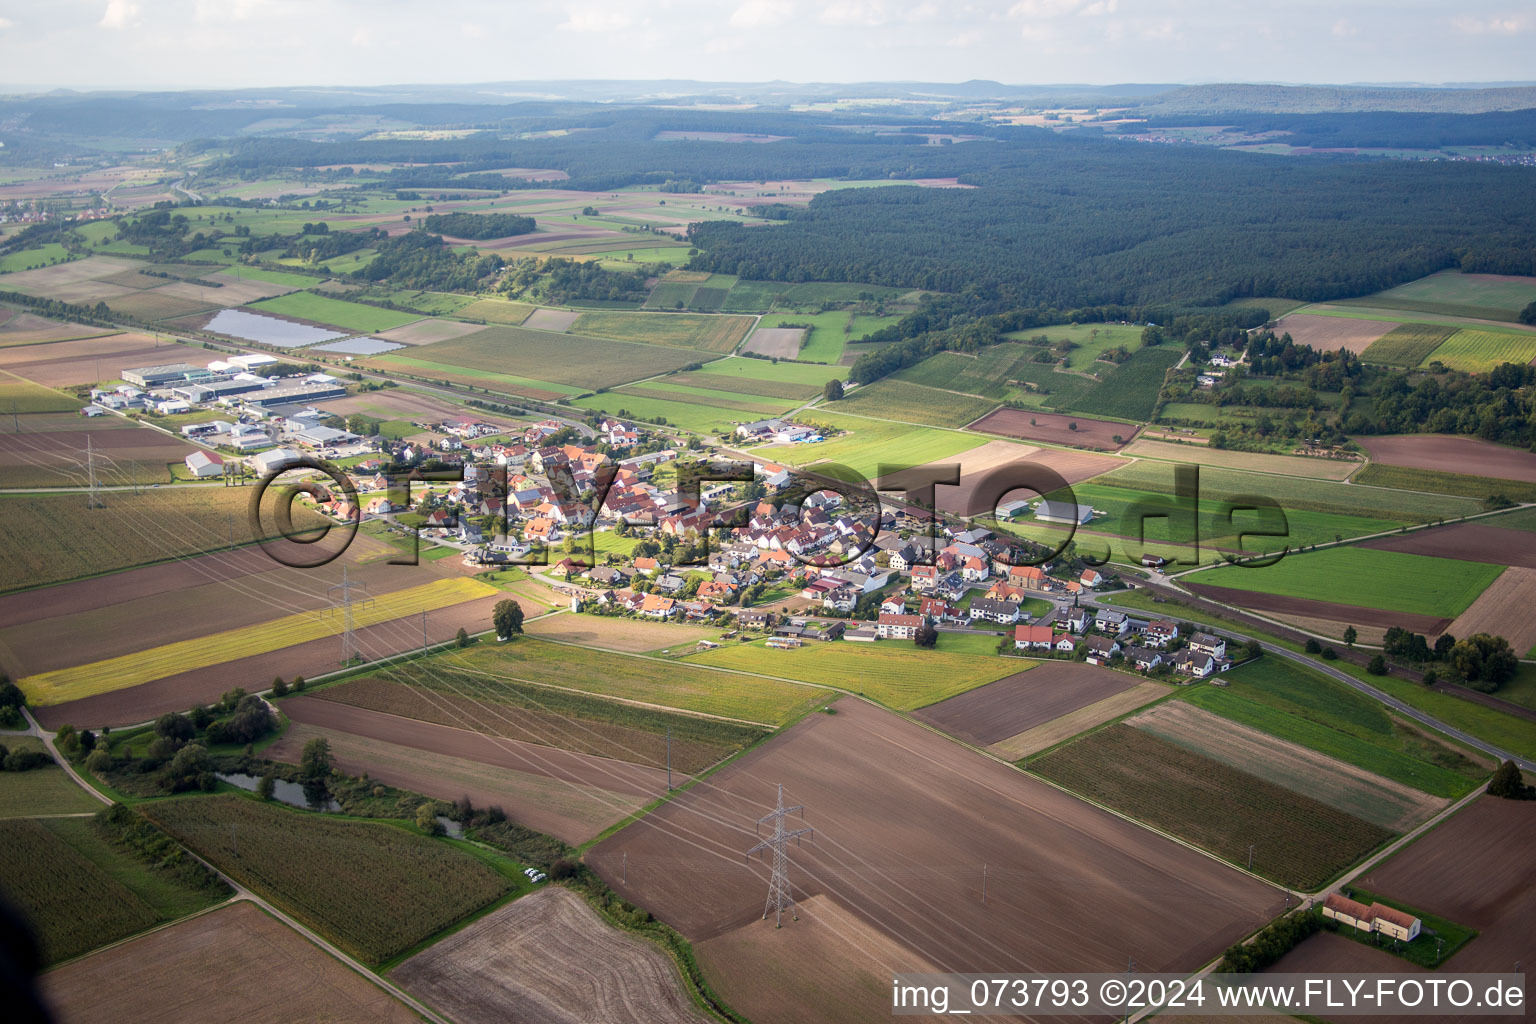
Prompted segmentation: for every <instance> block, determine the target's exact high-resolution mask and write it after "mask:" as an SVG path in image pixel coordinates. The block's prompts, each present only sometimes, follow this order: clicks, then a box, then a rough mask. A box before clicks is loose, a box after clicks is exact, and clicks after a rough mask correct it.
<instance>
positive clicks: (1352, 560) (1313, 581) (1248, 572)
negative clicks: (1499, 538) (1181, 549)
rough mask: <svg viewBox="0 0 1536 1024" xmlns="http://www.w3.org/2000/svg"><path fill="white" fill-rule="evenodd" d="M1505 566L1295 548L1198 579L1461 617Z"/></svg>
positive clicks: (1287, 594) (1197, 579)
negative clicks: (1255, 565) (1262, 564)
mask: <svg viewBox="0 0 1536 1024" xmlns="http://www.w3.org/2000/svg"><path fill="white" fill-rule="evenodd" d="M1501 570H1502V567H1501V566H1497V565H1487V564H1485V563H1482V562H1462V561H1456V560H1453V559H1449V558H1431V557H1429V556H1427V555H1408V554H1403V553H1401V552H1397V551H1381V550H1378V549H1373V548H1359V547H1339V548H1327V549H1325V550H1322V551H1308V552H1303V553H1296V552H1292V553H1291V554H1290V555H1287V556H1286V557H1285V558H1283V559H1281V560H1280V561H1279V562H1278V563H1276V564H1275V565H1271V566H1268V567H1266V568H1263V569H1250V568H1245V567H1241V566H1225V567H1220V568H1215V569H1209V570H1206V571H1204V572H1202V573H1200V574H1199V575H1198V576H1195V577H1192V581H1193V582H1197V583H1203V584H1206V585H1209V586H1216V587H1226V588H1229V589H1233V590H1248V591H1257V592H1260V593H1266V594H1274V595H1276V596H1280V597H1298V598H1305V599H1311V600H1327V601H1330V602H1333V603H1337V604H1349V605H1359V606H1361V607H1364V608H1380V609H1382V610H1384V611H1396V612H1407V613H1408V614H1411V615H1430V616H1443V617H1446V618H1455V617H1456V616H1457V615H1460V614H1461V613H1462V612H1464V611H1466V610H1467V608H1468V606H1470V605H1471V604H1472V602H1473V601H1474V600H1476V599H1477V596H1478V595H1479V594H1481V593H1482V592H1483V591H1484V590H1486V589H1487V588H1488V586H1489V585H1490V584H1492V583H1493V581H1494V580H1496V579H1497V578H1498V576H1499V573H1500V571H1501Z"/></svg>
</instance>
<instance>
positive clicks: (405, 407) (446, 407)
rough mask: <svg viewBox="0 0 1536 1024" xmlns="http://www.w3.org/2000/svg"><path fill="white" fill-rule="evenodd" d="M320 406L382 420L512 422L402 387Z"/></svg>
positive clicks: (509, 418) (354, 396)
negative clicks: (461, 419) (462, 418)
mask: <svg viewBox="0 0 1536 1024" xmlns="http://www.w3.org/2000/svg"><path fill="white" fill-rule="evenodd" d="M320 407H321V408H322V409H324V410H325V411H326V412H334V413H340V414H342V415H343V416H345V415H347V414H349V413H354V412H360V413H365V414H367V415H371V416H378V417H380V418H382V419H403V420H420V421H425V422H435V421H437V420H445V419H453V418H456V417H459V416H473V417H474V418H475V419H476V420H477V421H480V422H484V423H490V424H493V425H495V426H498V427H511V426H512V425H513V424H514V423H515V422H516V421H515V420H514V419H513V418H511V417H509V416H507V415H506V414H505V413H494V412H487V411H485V410H483V409H469V408H466V407H465V406H462V405H455V404H454V403H452V402H450V401H449V400H448V399H446V398H439V397H437V396H436V395H428V394H423V393H422V392H420V391H407V390H406V389H405V388H387V389H385V390H381V391H368V392H364V393H363V394H360V395H348V396H347V397H346V398H338V399H336V400H335V401H333V402H322V403H320Z"/></svg>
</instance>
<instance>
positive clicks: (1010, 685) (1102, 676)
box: [916, 661, 1137, 747]
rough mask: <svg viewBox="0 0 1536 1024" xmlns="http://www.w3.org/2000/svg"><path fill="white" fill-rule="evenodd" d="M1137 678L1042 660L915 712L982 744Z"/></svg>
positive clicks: (1108, 694) (1079, 705)
mask: <svg viewBox="0 0 1536 1024" xmlns="http://www.w3.org/2000/svg"><path fill="white" fill-rule="evenodd" d="M1136 685H1137V679H1136V677H1135V676H1132V675H1129V674H1128V673H1125V672H1111V671H1110V670H1109V669H1107V668H1099V667H1097V666H1094V665H1086V664H1078V663H1076V662H1067V661H1044V662H1041V663H1040V664H1039V665H1037V666H1035V667H1034V668H1033V669H1031V670H1030V671H1028V672H1023V673H1020V674H1018V675H1013V676H1008V677H1007V678H1006V679H999V680H998V681H997V682H995V683H988V684H987V685H986V686H981V687H977V688H976V689H974V690H971V691H970V692H969V693H963V694H961V695H960V696H958V697H951V698H950V699H949V700H946V701H944V702H943V703H941V704H934V705H931V706H929V707H927V708H924V709H923V710H922V711H920V712H918V713H917V716H916V717H918V718H919V719H921V720H923V721H925V722H928V723H929V724H931V725H936V726H938V727H939V728H940V729H943V730H944V731H945V732H947V733H949V734H950V735H951V736H956V737H959V738H960V739H962V740H965V741H966V742H967V743H974V744H976V745H977V746H980V747H984V746H987V745H988V744H991V743H997V742H999V741H1001V740H1005V739H1007V738H1009V737H1010V736H1015V735H1017V734H1019V733H1022V732H1025V731H1027V730H1029V729H1033V728H1035V727H1036V726H1039V725H1044V724H1045V723H1047V722H1050V721H1052V720H1054V719H1057V718H1060V717H1061V716H1062V715H1065V714H1070V713H1071V712H1073V711H1078V710H1080V709H1082V708H1085V707H1087V706H1088V705H1090V704H1093V703H1096V702H1098V701H1101V700H1104V699H1105V698H1107V697H1111V696H1113V695H1114V694H1117V693H1123V692H1124V691H1126V690H1129V689H1131V688H1132V687H1134V686H1136Z"/></svg>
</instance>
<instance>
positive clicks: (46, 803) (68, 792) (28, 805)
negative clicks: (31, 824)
mask: <svg viewBox="0 0 1536 1024" xmlns="http://www.w3.org/2000/svg"><path fill="white" fill-rule="evenodd" d="M0 746H3V747H5V749H6V751H7V752H9V753H12V754H15V753H18V752H20V751H24V750H30V751H36V752H37V753H43V752H44V750H43V741H42V740H40V739H38V738H37V737H36V736H25V735H12V734H10V733H7V732H0ZM100 806H101V802H100V801H99V800H97V799H96V798H95V797H93V796H91V795H90V794H89V793H87V792H86V791H85V790H83V789H81V788H80V787H79V786H78V785H76V784H75V781H74V780H73V779H71V778H70V777H69V776H68V775H67V774H66V773H65V771H64V769H62V768H60V767H59V766H58V765H56V764H48V765H44V766H43V767H41V768H33V769H32V770H31V771H27V772H0V818H23V817H31V816H33V815H38V814H80V813H83V812H86V811H94V810H96V809H97V808H99V807H100Z"/></svg>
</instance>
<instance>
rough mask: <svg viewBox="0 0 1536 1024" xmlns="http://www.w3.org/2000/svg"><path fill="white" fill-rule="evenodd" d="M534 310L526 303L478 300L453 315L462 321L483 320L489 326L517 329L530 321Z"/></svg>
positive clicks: (504, 300) (503, 300)
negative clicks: (524, 322) (530, 315)
mask: <svg viewBox="0 0 1536 1024" xmlns="http://www.w3.org/2000/svg"><path fill="white" fill-rule="evenodd" d="M534 308H535V307H533V306H530V305H528V304H527V303H524V302H509V301H507V300H506V299H477V300H475V301H474V302H471V303H470V304H469V305H467V306H461V307H460V308H459V309H457V310H455V311H454V313H453V315H454V316H455V317H457V318H459V319H461V320H483V321H485V322H486V323H488V324H506V325H507V326H509V327H516V326H518V325H519V324H521V323H522V322H523V321H524V320H527V319H528V316H529V314H530V313H532V312H533V310H534Z"/></svg>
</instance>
